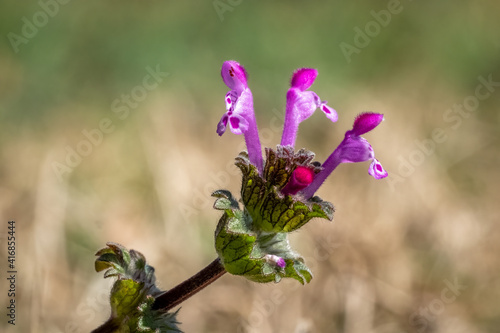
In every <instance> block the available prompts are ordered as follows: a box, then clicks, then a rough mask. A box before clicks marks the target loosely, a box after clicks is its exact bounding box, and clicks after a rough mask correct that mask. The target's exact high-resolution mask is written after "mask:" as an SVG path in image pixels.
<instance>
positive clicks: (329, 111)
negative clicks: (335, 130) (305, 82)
mask: <svg viewBox="0 0 500 333" xmlns="http://www.w3.org/2000/svg"><path fill="white" fill-rule="evenodd" d="M319 108H320V109H321V111H323V112H324V113H325V115H326V117H327V118H328V119H330V120H331V121H333V122H336V121H337V120H338V119H339V116H338V114H337V111H335V110H334V109H332V108H331V107H329V106H328V105H326V101H323V102H321V105H320V107H319Z"/></svg>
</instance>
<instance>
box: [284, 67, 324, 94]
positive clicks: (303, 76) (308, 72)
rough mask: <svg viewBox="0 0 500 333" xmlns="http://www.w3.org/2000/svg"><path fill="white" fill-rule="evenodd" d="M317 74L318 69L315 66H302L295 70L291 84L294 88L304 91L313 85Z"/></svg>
mask: <svg viewBox="0 0 500 333" xmlns="http://www.w3.org/2000/svg"><path fill="white" fill-rule="evenodd" d="M317 76H318V71H317V70H315V69H314V68H300V69H297V70H296V71H295V72H293V75H292V81H291V83H290V85H291V87H292V88H297V89H299V90H302V91H304V90H306V89H308V88H309V87H310V86H312V84H313V83H314V80H316V77H317Z"/></svg>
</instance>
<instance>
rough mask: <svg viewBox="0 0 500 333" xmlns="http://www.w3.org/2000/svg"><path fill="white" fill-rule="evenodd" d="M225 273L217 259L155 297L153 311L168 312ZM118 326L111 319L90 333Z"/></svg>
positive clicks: (111, 330) (114, 329) (103, 332)
mask: <svg viewBox="0 0 500 333" xmlns="http://www.w3.org/2000/svg"><path fill="white" fill-rule="evenodd" d="M224 273H226V270H225V269H224V266H222V264H221V262H220V260H219V258H217V259H215V260H214V261H212V262H211V263H210V264H209V265H208V266H207V267H205V268H203V269H202V270H201V271H199V272H198V273H196V275H193V276H192V277H190V278H189V279H187V280H186V281H184V282H182V283H180V284H178V285H177V286H175V287H174V288H172V289H170V290H168V291H165V292H164V293H163V294H160V295H159V296H158V297H156V299H155V302H154V303H153V306H152V309H153V310H162V311H168V310H170V309H171V308H173V307H174V306H177V305H179V304H181V303H182V302H184V301H185V300H187V299H188V298H189V297H191V296H193V295H194V294H196V293H197V292H199V291H200V290H202V289H203V288H205V287H206V286H208V285H209V284H211V283H212V282H214V281H215V280H217V279H218V278H220V277H221V276H222V275H224ZM119 326H120V325H119V324H117V323H116V321H114V320H113V319H112V318H110V319H109V320H108V321H106V322H105V323H104V324H102V325H101V326H99V327H98V328H96V329H95V330H93V331H92V333H114V332H117V329H119Z"/></svg>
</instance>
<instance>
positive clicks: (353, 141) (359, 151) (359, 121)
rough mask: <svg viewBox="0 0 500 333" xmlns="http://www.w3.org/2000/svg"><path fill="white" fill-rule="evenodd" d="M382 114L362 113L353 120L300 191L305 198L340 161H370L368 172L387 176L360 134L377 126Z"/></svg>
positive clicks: (376, 177)
mask: <svg viewBox="0 0 500 333" xmlns="http://www.w3.org/2000/svg"><path fill="white" fill-rule="evenodd" d="M382 120H384V115H382V114H379V113H371V112H367V113H362V114H360V115H359V116H358V117H356V119H355V120H354V125H353V127H352V130H349V131H347V132H346V133H345V137H344V140H342V142H341V143H340V145H339V146H338V147H337V149H335V151H334V152H333V153H332V154H331V155H330V156H329V157H328V158H327V159H326V161H325V163H323V165H322V167H323V170H321V171H320V172H319V173H318V174H317V175H316V176H315V177H314V180H313V181H312V182H311V184H310V185H309V186H307V187H306V188H305V189H303V190H302V191H300V193H301V194H302V195H303V196H304V197H305V198H310V197H312V196H313V195H314V193H315V192H316V191H317V190H318V188H319V187H320V186H321V184H323V182H324V181H325V179H326V178H327V177H328V176H329V175H330V174H331V173H332V171H333V170H335V168H336V167H337V166H338V165H339V164H340V163H356V162H364V161H370V160H371V161H372V163H371V164H370V167H369V168H368V173H369V174H370V175H371V176H373V177H374V178H375V179H381V178H385V177H387V171H385V170H384V168H383V167H382V164H380V162H379V161H378V160H377V159H375V154H374V152H373V148H372V146H371V145H370V143H368V141H366V139H364V138H362V137H361V135H362V134H364V133H367V132H369V131H371V130H373V129H374V128H375V127H377V126H378V125H379V124H380V123H381V122H382Z"/></svg>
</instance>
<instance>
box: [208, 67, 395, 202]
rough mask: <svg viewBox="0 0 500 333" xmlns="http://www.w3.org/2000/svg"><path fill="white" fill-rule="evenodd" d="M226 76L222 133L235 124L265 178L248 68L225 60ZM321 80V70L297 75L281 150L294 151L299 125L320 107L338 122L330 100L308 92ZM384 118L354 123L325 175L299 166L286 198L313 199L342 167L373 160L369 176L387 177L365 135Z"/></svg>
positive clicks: (365, 118)
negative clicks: (337, 169) (289, 196)
mask: <svg viewBox="0 0 500 333" xmlns="http://www.w3.org/2000/svg"><path fill="white" fill-rule="evenodd" d="M221 75H222V79H223V80H224V83H225V84H226V85H227V86H228V87H229V88H230V89H231V90H229V92H228V93H227V94H226V97H225V103H226V110H227V111H226V113H225V114H224V115H223V116H222V118H221V120H220V122H219V124H218V125H217V133H218V134H219V135H222V134H223V133H224V132H225V131H226V128H227V127H228V126H229V128H230V129H231V132H233V133H234V134H243V135H244V136H245V142H246V145H247V149H248V158H249V160H250V163H251V164H253V165H254V166H255V167H256V168H257V170H258V171H259V174H260V175H261V176H262V175H263V160H262V150H261V146H260V140H259V132H258V129H257V123H256V121H255V114H254V109H253V97H252V92H251V91H250V89H249V88H248V85H247V73H246V71H245V68H243V66H241V65H240V64H239V63H238V62H236V61H233V60H230V61H225V62H224V64H223V65H222V70H221ZM317 76H318V71H317V70H315V69H313V68H301V69H298V70H296V71H295V72H294V73H293V75H292V79H291V82H290V89H289V90H288V92H287V95H286V114H285V124H284V126H283V136H282V138H281V146H291V147H292V148H293V147H294V145H295V140H296V137H297V131H298V127H299V124H300V123H301V122H302V121H304V120H306V119H307V118H309V117H310V116H311V115H312V114H313V113H314V111H316V109H317V108H320V109H321V110H322V111H323V112H324V113H325V115H326V117H327V118H328V119H330V120H331V121H333V122H335V121H337V119H338V115H337V112H336V111H335V110H334V109H332V108H330V107H329V106H328V105H326V101H321V99H320V98H319V97H318V95H316V93H314V92H313V91H309V90H307V89H309V88H310V87H311V85H312V84H313V83H314V80H316V77H317ZM383 119H384V116H383V115H382V114H378V113H372V112H367V113H362V114H360V115H359V116H358V117H356V119H355V120H354V124H353V127H352V129H351V130H349V131H347V132H346V133H345V137H344V140H342V142H341V143H340V145H339V146H338V147H337V149H335V150H334V152H333V153H332V154H331V155H330V156H329V157H328V158H327V159H326V161H325V162H324V163H323V164H322V165H321V168H322V169H321V171H319V172H318V173H315V172H314V170H312V169H310V168H308V167H305V166H303V165H296V166H295V169H294V171H293V173H292V175H291V177H290V179H289V181H288V183H287V184H286V185H285V186H284V187H283V188H282V189H281V192H282V193H283V194H284V195H296V194H298V195H300V196H302V197H304V198H305V199H309V198H311V197H312V196H313V195H314V193H315V192H316V191H317V190H318V188H319V187H320V186H321V184H323V182H324V181H325V180H326V178H327V177H328V176H329V175H330V174H331V173H332V172H333V170H335V168H336V167H337V166H338V165H339V164H340V163H356V162H364V161H371V164H370V167H369V168H368V173H369V174H370V175H371V176H373V177H374V178H375V179H381V178H385V177H387V171H385V170H384V168H383V167H382V164H380V162H379V161H378V160H377V159H376V158H375V154H374V152H373V148H372V146H371V145H370V143H369V142H368V141H366V139H364V138H363V137H361V135H362V134H365V133H367V132H369V131H371V130H373V129H374V128H375V127H377V126H378V125H379V124H380V123H381V122H382V120H383ZM316 172H317V170H316Z"/></svg>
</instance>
